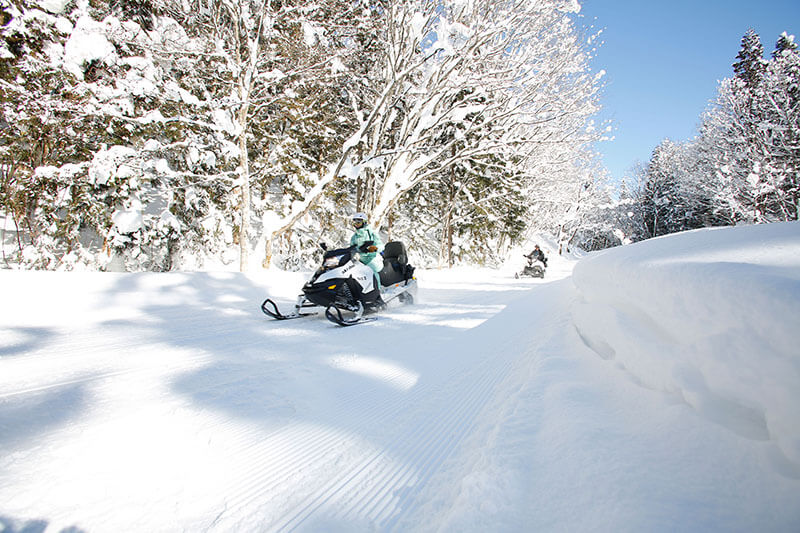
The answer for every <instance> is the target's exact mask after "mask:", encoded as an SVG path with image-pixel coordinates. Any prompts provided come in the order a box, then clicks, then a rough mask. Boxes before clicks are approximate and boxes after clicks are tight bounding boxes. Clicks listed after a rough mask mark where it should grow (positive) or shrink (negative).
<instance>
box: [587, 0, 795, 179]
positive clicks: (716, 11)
mask: <svg viewBox="0 0 800 533" xmlns="http://www.w3.org/2000/svg"><path fill="white" fill-rule="evenodd" d="M581 5H582V8H581V13H580V18H579V20H581V21H582V23H583V24H584V25H585V26H593V27H594V28H595V29H603V33H602V35H601V38H600V41H601V42H602V43H603V44H602V45H601V46H600V48H599V49H598V51H597V53H596V58H595V59H594V61H593V68H594V70H595V71H597V70H600V69H604V70H606V72H607V75H606V78H605V84H606V87H605V89H604V91H603V97H602V100H601V101H602V104H603V108H604V110H603V112H602V113H601V115H600V117H601V118H602V119H610V120H611V121H612V126H613V128H614V131H613V135H614V137H615V139H614V140H613V141H607V142H603V143H599V144H598V146H597V149H598V151H599V152H600V153H601V154H602V156H603V161H604V163H605V165H606V168H608V170H609V171H610V172H611V175H612V176H614V178H616V179H621V178H622V177H623V175H624V174H625V172H626V171H628V170H629V169H630V168H631V167H632V166H633V165H634V164H635V163H636V162H637V161H641V162H647V160H648V159H649V158H650V154H651V153H652V151H653V149H654V148H655V147H656V146H657V145H658V144H659V143H660V142H661V141H662V140H663V139H665V138H669V139H672V140H673V141H685V140H688V139H690V138H692V137H694V136H695V135H696V133H697V125H698V123H699V121H700V115H701V114H702V112H703V111H704V110H705V109H706V108H707V107H708V105H709V102H710V101H711V100H713V99H714V98H715V97H716V94H717V85H718V82H719V80H722V79H723V78H729V77H731V76H732V75H733V67H732V64H733V62H734V61H735V60H736V54H738V53H739V48H740V46H741V39H742V36H743V35H744V33H745V32H746V31H747V29H748V28H751V27H752V28H753V29H754V30H755V31H756V33H758V35H759V36H760V37H761V43H762V44H763V45H764V49H765V55H767V56H769V54H770V53H771V52H772V50H773V49H774V47H775V41H777V40H778V36H779V35H780V34H781V32H783V31H786V32H787V33H789V34H790V35H792V34H793V35H795V41H796V42H798V43H800V0H770V1H769V2H766V1H760V0H749V1H746V0H694V1H691V0H671V1H652V0H581Z"/></svg>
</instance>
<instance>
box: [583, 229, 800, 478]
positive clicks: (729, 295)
mask: <svg viewBox="0 0 800 533" xmlns="http://www.w3.org/2000/svg"><path fill="white" fill-rule="evenodd" d="M573 280H574V283H575V286H576V287H577V289H578V292H579V295H580V299H579V302H578V303H577V304H576V305H575V306H574V309H573V318H574V321H575V326H576V329H577V330H578V333H579V334H580V335H581V337H582V338H583V340H584V342H585V343H586V344H587V345H588V346H589V347H591V348H592V349H593V350H594V351H596V352H597V353H598V354H599V355H600V356H601V357H604V358H606V359H614V360H615V361H617V362H618V363H619V364H620V365H622V366H623V367H624V368H625V369H626V370H627V371H629V372H630V373H632V374H633V375H634V376H635V378H637V379H638V380H640V381H641V383H642V384H643V385H644V386H647V387H650V388H653V389H656V390H662V391H667V392H672V393H677V394H679V395H680V396H682V397H683V399H684V400H685V401H686V402H687V403H689V404H690V405H692V406H693V407H694V408H696V409H697V411H698V412H700V413H701V414H702V415H703V416H706V417H708V418H710V419H712V420H714V421H715V422H718V423H720V424H722V425H724V426H726V427H728V428H729V429H731V430H733V431H735V432H737V433H739V434H740V435H743V436H745V437H748V438H752V439H757V440H768V439H769V440H773V441H774V442H775V443H776V444H777V445H778V447H779V448H780V450H781V451H782V453H783V454H784V455H785V456H786V458H788V459H789V461H790V462H791V463H793V464H792V465H789V464H786V465H785V466H786V467H787V468H789V469H790V470H794V471H798V470H797V469H798V468H800V349H798V344H797V326H798V323H797V320H796V317H797V313H798V309H800V223H784V224H770V225H760V226H749V227H737V228H725V229H707V230H699V231H694V232H687V233H683V234H678V235H672V236H668V237H663V238H658V239H652V240H650V241H646V242H642V243H638V244H635V245H631V246H626V247H621V248H615V249H611V250H608V251H605V252H603V253H598V254H595V255H593V256H591V257H589V258H587V259H586V260H584V261H582V262H580V263H579V264H578V265H576V267H575V269H574V274H573ZM792 317H795V318H792Z"/></svg>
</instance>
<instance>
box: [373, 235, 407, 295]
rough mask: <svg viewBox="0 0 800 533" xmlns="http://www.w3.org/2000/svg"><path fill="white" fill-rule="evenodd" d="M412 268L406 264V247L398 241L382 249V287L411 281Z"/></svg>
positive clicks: (389, 243)
mask: <svg viewBox="0 0 800 533" xmlns="http://www.w3.org/2000/svg"><path fill="white" fill-rule="evenodd" d="M413 275H414V267H413V266H411V265H409V264H408V255H406V247H405V246H404V245H403V243H402V242H400V241H392V242H388V243H386V246H384V248H383V268H382V269H381V271H380V278H381V285H383V286H384V287H386V286H389V285H393V284H394V283H399V282H401V281H405V280H407V279H411V277H412V276H413Z"/></svg>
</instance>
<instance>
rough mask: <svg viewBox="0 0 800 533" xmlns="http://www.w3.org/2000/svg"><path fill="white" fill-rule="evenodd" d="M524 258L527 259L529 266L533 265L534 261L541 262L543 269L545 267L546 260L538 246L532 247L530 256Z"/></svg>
mask: <svg viewBox="0 0 800 533" xmlns="http://www.w3.org/2000/svg"><path fill="white" fill-rule="evenodd" d="M525 257H527V258H528V263H529V264H531V263H533V262H534V261H541V262H542V264H543V265H544V266H545V267H547V258H546V257H545V256H544V252H543V251H542V250H541V249H539V245H538V244H537V245H535V246H534V247H533V251H532V252H531V253H530V254H528V255H526V256H525Z"/></svg>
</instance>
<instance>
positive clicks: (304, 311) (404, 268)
mask: <svg viewBox="0 0 800 533" xmlns="http://www.w3.org/2000/svg"><path fill="white" fill-rule="evenodd" d="M371 244H372V243H371V242H367V243H365V244H363V245H362V247H361V248H362V249H364V250H366V247H368V246H369V245H371ZM321 246H322V247H323V249H325V246H324V245H321ZM379 278H380V286H376V281H377V280H376V276H375V272H374V271H373V270H372V269H371V268H370V267H368V266H367V265H365V264H364V263H362V262H361V261H360V260H359V251H358V250H357V249H356V247H355V246H351V247H349V248H339V249H336V250H326V251H325V253H324V255H323V257H322V265H321V266H320V267H319V268H318V269H317V271H316V272H314V274H313V275H312V276H311V279H309V280H308V281H307V282H306V284H305V285H303V292H302V293H301V294H300V295H299V296H298V297H297V303H295V305H294V310H293V311H292V312H291V313H288V314H283V313H281V312H280V311H279V310H278V306H277V305H276V304H275V302H274V301H272V300H271V299H270V298H267V299H266V300H264V302H263V303H262V304H261V310H262V311H263V312H264V313H265V314H266V315H269V316H271V317H272V318H274V319H276V320H288V319H292V318H302V317H306V316H311V315H315V314H317V312H316V311H308V310H309V309H311V308H315V307H324V308H325V316H326V317H327V318H328V320H330V321H331V322H334V323H335V324H339V325H340V326H352V325H354V324H358V323H360V322H363V321H366V320H368V318H365V317H364V314H368V313H372V312H375V311H380V310H381V309H384V308H386V306H387V304H388V303H389V302H391V301H393V300H395V299H396V300H398V301H399V302H402V303H406V304H411V303H414V298H415V296H416V292H417V280H416V278H415V277H414V267H413V266H411V265H409V264H408V256H407V255H406V248H405V246H403V243H402V242H400V241H393V242H389V243H387V244H386V246H385V248H384V250H383V269H381V271H380V273H379Z"/></svg>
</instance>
